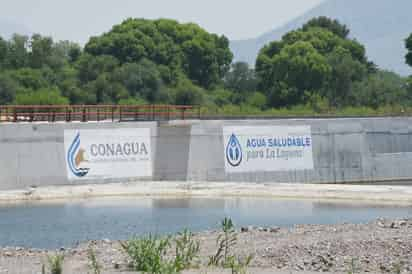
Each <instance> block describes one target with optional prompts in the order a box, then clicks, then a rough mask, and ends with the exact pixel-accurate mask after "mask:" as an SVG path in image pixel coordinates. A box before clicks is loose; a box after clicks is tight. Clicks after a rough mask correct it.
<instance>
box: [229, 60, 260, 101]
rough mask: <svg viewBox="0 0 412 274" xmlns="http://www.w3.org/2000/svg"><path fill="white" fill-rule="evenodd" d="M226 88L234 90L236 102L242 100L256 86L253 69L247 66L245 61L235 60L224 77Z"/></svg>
mask: <svg viewBox="0 0 412 274" xmlns="http://www.w3.org/2000/svg"><path fill="white" fill-rule="evenodd" d="M224 86H225V88H226V89H228V90H231V91H232V92H234V93H235V94H234V95H235V97H236V99H235V100H234V101H236V103H241V102H244V101H245V100H246V99H247V96H248V94H252V93H253V92H254V91H256V88H257V79H256V76H255V71H254V70H253V69H251V68H249V64H248V63H245V62H236V63H234V64H232V68H231V70H230V71H229V72H228V73H227V74H226V76H225V78H224Z"/></svg>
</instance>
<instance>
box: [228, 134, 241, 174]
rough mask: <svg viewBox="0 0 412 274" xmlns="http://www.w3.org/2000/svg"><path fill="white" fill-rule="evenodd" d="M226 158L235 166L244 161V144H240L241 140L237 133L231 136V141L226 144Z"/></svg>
mask: <svg viewBox="0 0 412 274" xmlns="http://www.w3.org/2000/svg"><path fill="white" fill-rule="evenodd" d="M226 159H227V161H228V163H229V164H230V165H231V166H233V167H237V166H239V165H240V164H241V163H242V159H243V155H242V146H241V145H240V142H239V140H238V139H237V137H236V135H235V134H232V136H230V139H229V142H228V144H227V146H226Z"/></svg>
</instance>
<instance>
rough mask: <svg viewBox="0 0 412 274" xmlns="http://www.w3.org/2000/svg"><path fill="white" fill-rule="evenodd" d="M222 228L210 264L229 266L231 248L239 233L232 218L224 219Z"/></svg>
mask: <svg viewBox="0 0 412 274" xmlns="http://www.w3.org/2000/svg"><path fill="white" fill-rule="evenodd" d="M221 228H222V232H223V233H221V234H220V235H219V236H218V237H217V240H216V243H217V246H218V249H217V251H216V254H215V255H213V256H211V257H210V258H209V266H211V265H213V266H219V265H222V266H227V265H228V259H229V255H230V253H231V249H232V248H233V247H234V246H235V245H236V242H237V234H236V232H235V228H234V225H233V222H232V219H230V218H225V219H223V221H222V224H221Z"/></svg>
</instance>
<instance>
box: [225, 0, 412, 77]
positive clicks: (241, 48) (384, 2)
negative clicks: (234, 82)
mask: <svg viewBox="0 0 412 274" xmlns="http://www.w3.org/2000/svg"><path fill="white" fill-rule="evenodd" d="M411 10H412V1H410V0H397V1H396V3H393V2H392V1H390V0H362V1H359V0H326V1H324V2H322V3H320V4H319V5H318V6H316V7H314V8H312V9H311V10H309V11H308V12H306V13H304V14H303V15H301V16H299V17H297V18H295V19H293V20H291V21H289V22H287V23H286V24H284V25H283V26H281V27H279V28H276V29H274V30H272V31H269V32H266V33H264V34H262V35H260V36H258V37H257V38H253V39H246V40H234V41H231V43H230V46H231V49H232V52H233V53H234V55H235V60H236V61H246V62H248V63H250V64H252V65H253V64H254V62H255V59H256V56H257V54H258V51H259V50H260V49H261V48H262V47H263V46H264V45H265V44H267V43H269V42H271V41H274V40H280V39H281V37H282V36H283V35H284V34H285V33H287V32H289V31H291V30H293V29H297V28H299V27H301V26H302V25H303V24H304V23H305V22H307V21H308V20H310V19H311V18H313V17H318V16H328V17H331V18H333V19H338V20H339V21H340V22H342V23H344V24H346V25H347V26H348V27H349V29H350V30H351V34H350V37H351V38H355V39H357V40H358V41H359V42H361V43H362V44H364V45H365V47H366V50H367V54H368V56H369V58H370V59H371V60H372V61H374V62H375V63H376V64H377V65H378V66H379V67H380V68H382V69H386V70H391V71H395V72H397V73H399V74H401V75H408V74H411V73H412V69H411V68H410V67H408V66H407V65H406V64H405V54H406V49H405V46H404V40H405V39H406V38H407V37H408V35H409V34H410V33H412V16H411V15H410V11H411Z"/></svg>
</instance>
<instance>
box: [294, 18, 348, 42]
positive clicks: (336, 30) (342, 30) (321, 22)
mask: <svg viewBox="0 0 412 274" xmlns="http://www.w3.org/2000/svg"><path fill="white" fill-rule="evenodd" d="M314 27H319V28H324V29H327V30H329V31H330V32H332V33H333V34H335V35H337V36H339V37H340V38H343V39H346V38H348V35H349V33H350V30H349V29H348V27H347V26H346V25H343V24H341V23H340V22H339V21H338V20H333V19H330V18H328V17H326V16H320V17H316V18H313V19H311V20H309V21H308V22H307V23H306V24H304V25H303V27H302V29H303V30H304V31H307V30H308V29H310V28H314Z"/></svg>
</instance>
